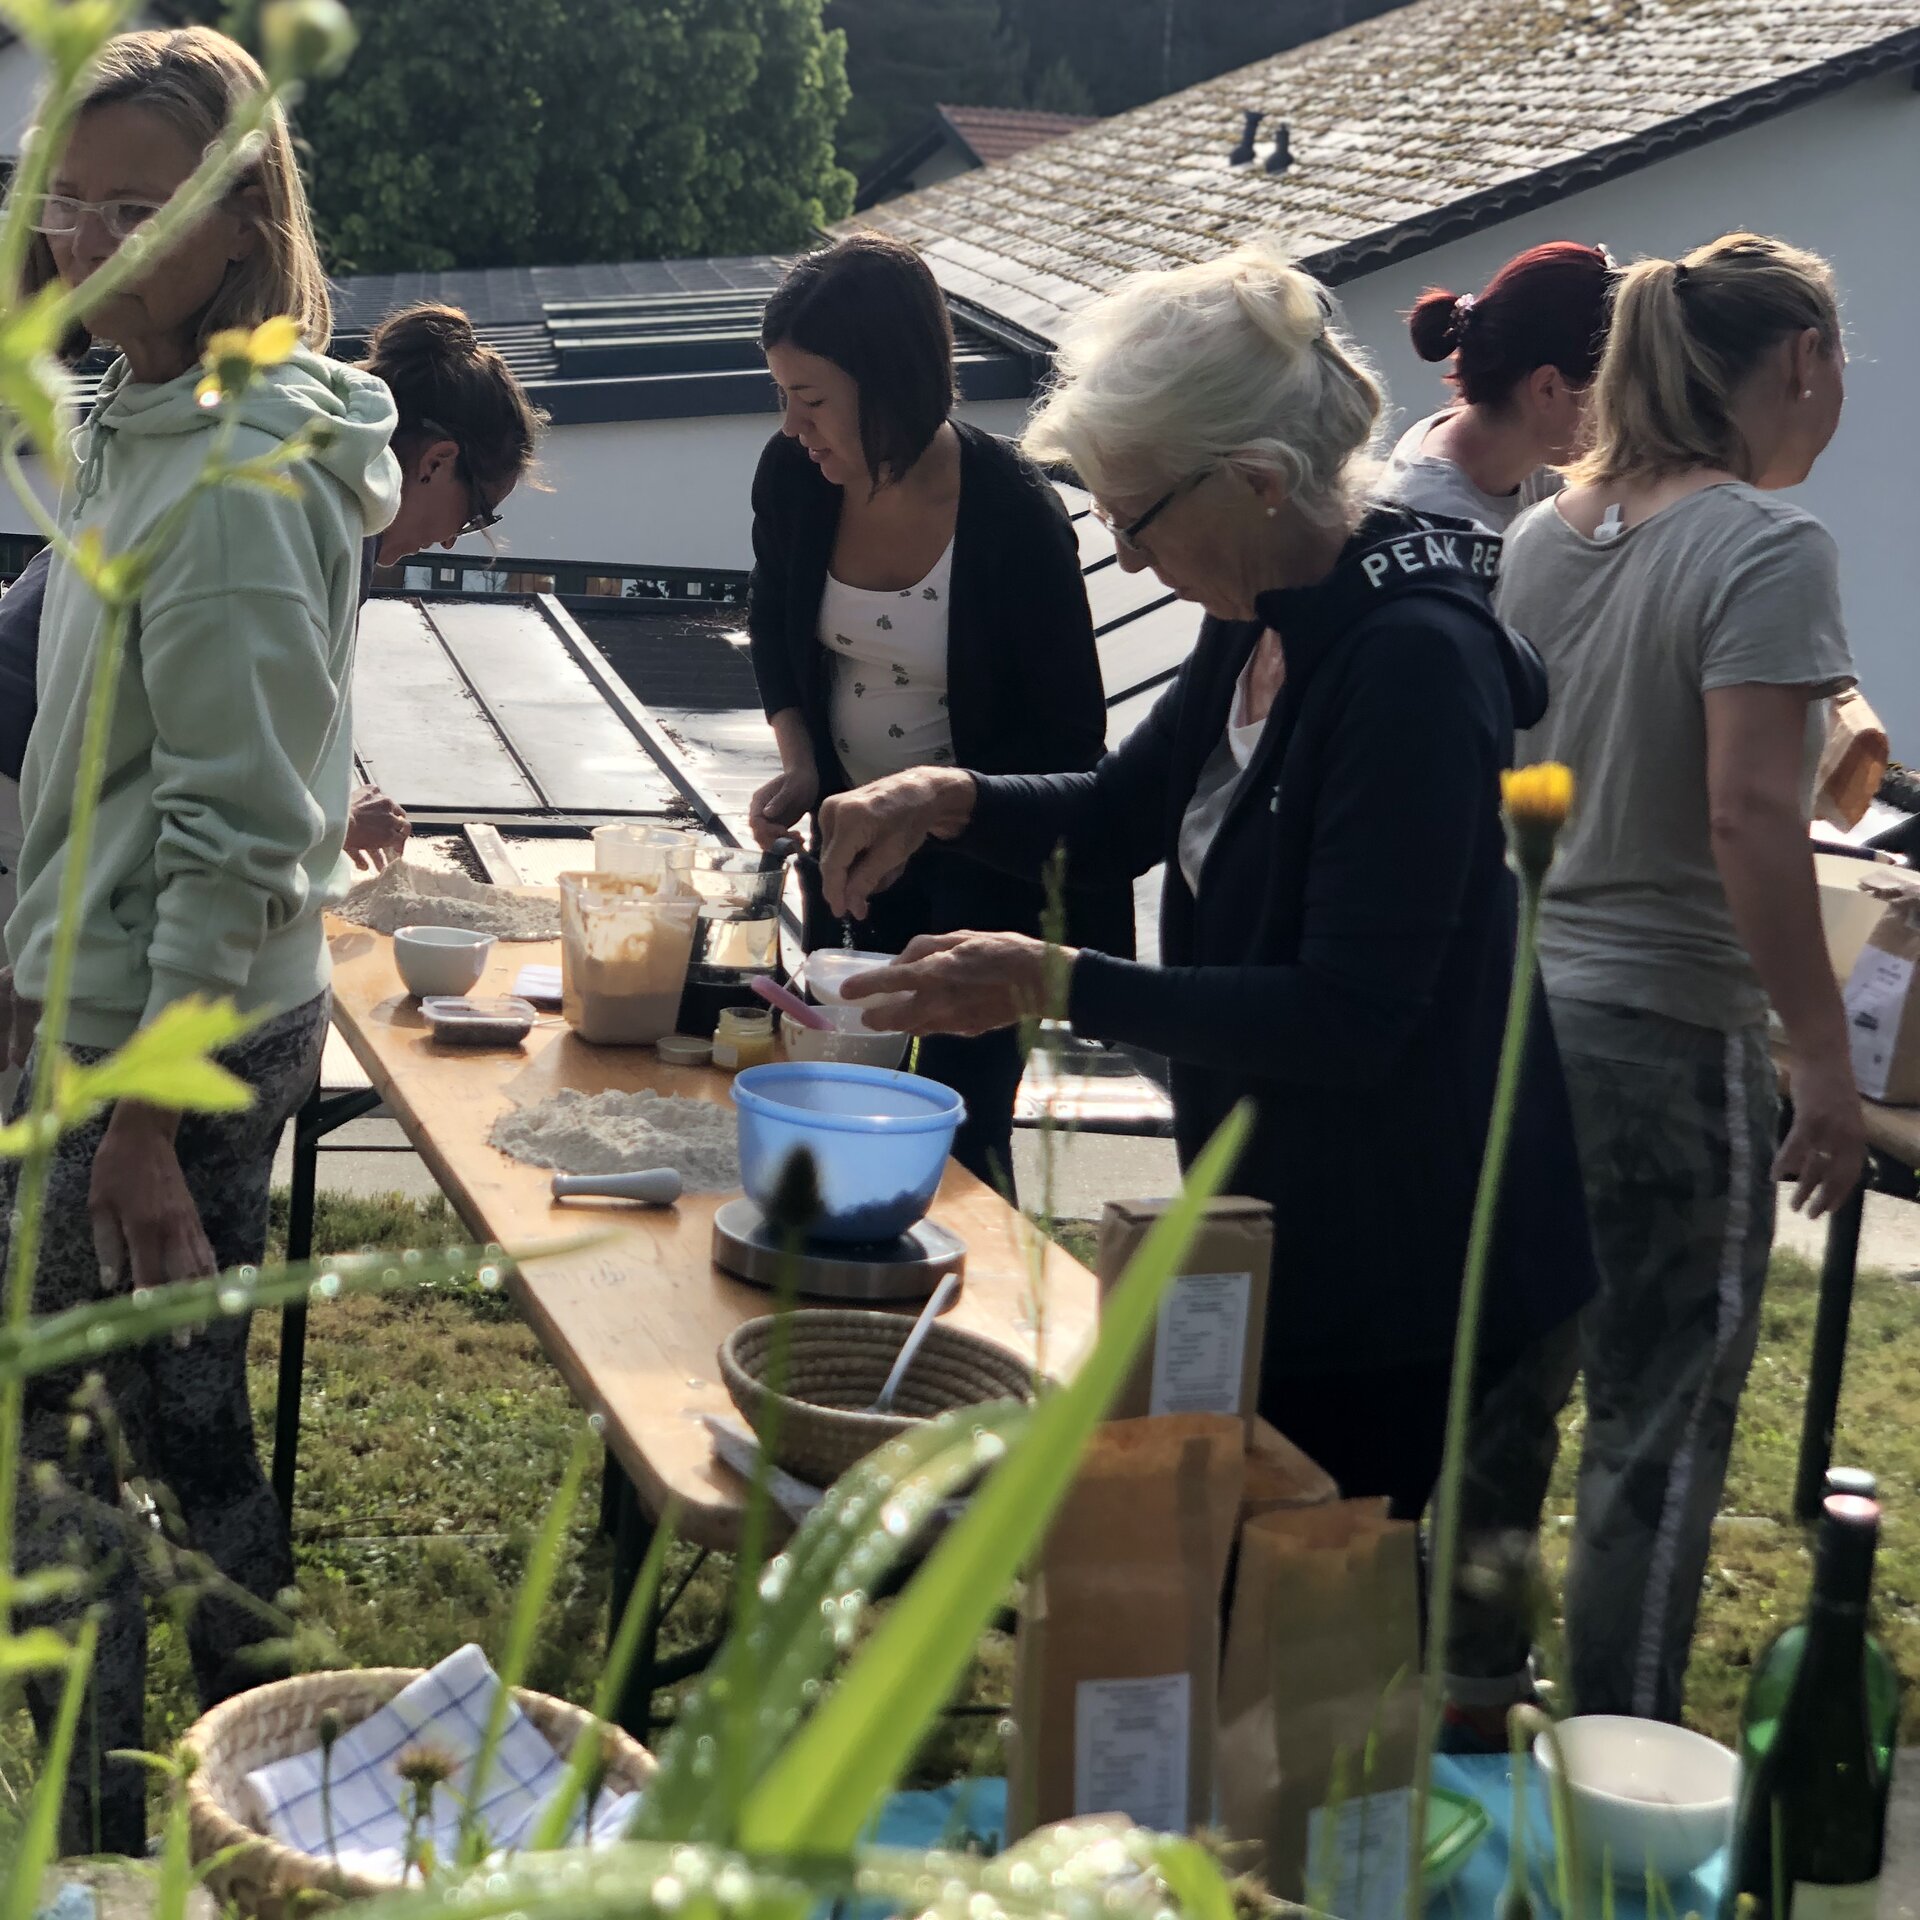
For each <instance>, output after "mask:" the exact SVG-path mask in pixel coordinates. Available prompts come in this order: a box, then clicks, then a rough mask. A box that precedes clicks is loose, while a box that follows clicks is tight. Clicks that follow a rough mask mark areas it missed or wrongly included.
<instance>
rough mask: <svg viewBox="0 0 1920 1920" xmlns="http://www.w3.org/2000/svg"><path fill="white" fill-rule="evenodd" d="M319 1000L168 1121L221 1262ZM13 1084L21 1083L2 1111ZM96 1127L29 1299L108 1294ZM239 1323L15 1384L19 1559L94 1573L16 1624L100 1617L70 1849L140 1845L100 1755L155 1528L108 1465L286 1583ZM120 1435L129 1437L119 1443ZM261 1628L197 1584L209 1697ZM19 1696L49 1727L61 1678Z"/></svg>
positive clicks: (122, 1682) (0, 1242)
mask: <svg viewBox="0 0 1920 1920" xmlns="http://www.w3.org/2000/svg"><path fill="white" fill-rule="evenodd" d="M327 1014H328V1001H327V996H326V995H324V994H323V995H321V996H320V997H319V998H318V999H315V1000H310V1001H308V1002H307V1004H306V1005H305V1006H303V1007H298V1008H296V1009H295V1010H294V1011H293V1012H291V1013H286V1014H282V1015H280V1016H279V1017H278V1018H277V1019H274V1020H272V1021H270V1022H268V1023H267V1024H266V1025H265V1026H263V1027H260V1028H258V1029H257V1030H256V1031H255V1032H253V1033H252V1034H250V1035H248V1037H247V1038H246V1039H244V1040H242V1041H240V1042H239V1043H238V1045H236V1046H235V1047H233V1048H232V1049H230V1050H229V1051H228V1052H227V1053H225V1054H223V1055H222V1056H221V1057H222V1061H223V1063H224V1064H225V1065H226V1066H228V1067H229V1068H230V1069H231V1070H232V1071H233V1072H234V1073H236V1074H237V1075H238V1076H239V1077H240V1078H241V1079H242V1080H244V1081H245V1082H246V1083H247V1084H248V1085H249V1086H250V1087H252V1089H253V1090H254V1095H255V1100H254V1104H253V1106H252V1107H250V1108H249V1109H247V1111H246V1112H244V1113H229V1114H189V1115H187V1116H186V1118H185V1119H184V1120H183V1121H182V1122H181V1125H180V1132H179V1138H178V1143H177V1151H178V1153H179V1157H180V1166H181V1170H182V1172H183V1173H184V1174H185V1176H186V1182H187V1187H188V1190H189V1191H190V1192H191V1193H192V1195H193V1199H194V1204H195V1206H196V1207H198V1209H199V1212H200V1220H201V1224H202V1225H203V1227H204V1228H205V1229H206V1234H207V1239H208V1241H209V1243H210V1244H211V1245H212V1247H213V1251H214V1255H215V1257H216V1258H217V1259H218V1261H219V1263H220V1266H221V1269H222V1270H223V1271H224V1270H226V1269H228V1268H231V1267H236V1266H243V1265H252V1264H257V1263H258V1262H259V1260H260V1259H261V1257H262V1256H263V1254H264V1253H265V1250H266V1237H267V1194H268V1184H269V1181H270V1179H271V1177H272V1171H273V1153H274V1148H275V1145H276V1144H277V1142H278V1140H279V1137H280V1133H281V1130H282V1128H283V1127H284V1126H285V1125H286V1122H287V1121H288V1119H289V1118H290V1117H291V1116H292V1115H293V1113H294V1111H295V1110H296V1109H297V1108H298V1106H299V1105H300V1103H301V1101H302V1100H304V1099H305V1098H306V1096H307V1094H308V1092H309V1091H310V1090H311V1088H312V1087H313V1085H314V1083H315V1081H316V1079H317V1078H318V1076H319V1071H320V1048H321V1043H322V1041H323V1040H324V1038H325V1036H326V1027H327ZM73 1052H74V1055H75V1057H76V1058H77V1059H79V1060H81V1061H91V1060H97V1059H99V1058H100V1057H101V1051H100V1050H99V1049H89V1048H84V1047H81V1048H75V1049H73ZM30 1084H31V1079H30V1077H29V1080H28V1082H27V1085H30ZM26 1097H27V1095H26V1087H25V1086H23V1087H22V1089H21V1091H20V1093H19V1094H18V1095H17V1096H16V1100H15V1106H16V1110H17V1109H19V1108H21V1107H23V1106H24V1104H25V1101H26ZM105 1130H106V1119H105V1117H104V1116H103V1117H101V1118H100V1119H98V1120H96V1121H94V1122H93V1123H92V1124H91V1125H89V1126H86V1127H83V1128H81V1129H80V1130H79V1131H77V1132H74V1133H70V1134H68V1135H67V1136H66V1137H65V1138H64V1139H63V1140H62V1141H61V1142H60V1147H59V1151H58V1154H57V1157H56V1159H55V1162H54V1166H53V1170H52V1175H51V1179H50V1181H49V1185H48V1189H47V1202H46V1211H45V1215H44V1219H43V1223H42V1228H41V1247H40V1261H39V1268H38V1271H37V1273H36V1275H35V1278H34V1296H33V1305H34V1311H35V1312H36V1313H43V1314H44V1313H53V1312H57V1311H59V1310H61V1309H63V1308H67V1307H74V1306H81V1305H84V1304H86V1303H87V1302H89V1301H92V1300H96V1299H99V1298H100V1297H101V1295H102V1276H101V1271H100V1265H99V1261H98V1258H97V1256H96V1254H95V1252H94V1245H93V1230H92V1224H91V1221H90V1218H89V1214H88V1210H87V1198H88V1188H89V1182H90V1179H91V1175H92V1169H93V1156H94V1153H95V1150H96V1149H97V1148H98V1147H99V1145H100V1140H101V1136H102V1135H103V1133H104V1132H105ZM17 1174H18V1169H17V1166H16V1164H15V1163H13V1162H7V1163H6V1164H5V1166H4V1168H3V1169H0V1260H3V1259H4V1257H5V1254H6V1250H7V1245H8V1241H9V1239H10V1235H9V1233H8V1230H7V1223H9V1222H10V1221H11V1219H12V1212H13V1206H14V1195H15V1189H16V1183H17ZM247 1328H248V1316H246V1315H236V1316H234V1317H233V1318H230V1319H223V1320H220V1321H218V1322H216V1323H215V1324H214V1325H212V1326H209V1327H207V1328H206V1329H204V1330H203V1331H198V1332H195V1333H194V1334H193V1335H192V1336H191V1337H186V1336H178V1335H176V1336H172V1337H169V1338H165V1339H161V1340H157V1341H154V1342H152V1343H151V1344H150V1345H148V1346H144V1347H139V1348H135V1349H132V1350H129V1351H126V1352H122V1353H119V1354H115V1355H112V1356H109V1357H108V1359H107V1360H106V1361H105V1363H104V1364H103V1366H102V1367H101V1369H100V1370H99V1371H100V1375H101V1384H102V1386H103V1387H104V1405H103V1404H102V1400H101V1397H100V1396H99V1395H93V1396H87V1393H86V1387H87V1383H86V1379H85V1377H84V1376H83V1374H82V1372H81V1371H80V1370H79V1369H73V1370H67V1371H62V1372H58V1373H50V1374H41V1375H38V1376H36V1377H35V1378H34V1379H32V1380H30V1381H29V1382H28V1383H27V1384H28V1391H27V1411H26V1436H25V1449H24V1458H25V1467H24V1470H23V1474H22V1479H21V1487H20V1522H19V1547H18V1559H19V1570H20V1571H21V1572H22V1573H28V1572H32V1571H34V1570H36V1569H39V1568H45V1567H51V1566H59V1565H78V1566H81V1567H83V1568H85V1569H86V1571H87V1576H88V1584H87V1588H86V1591H85V1594H84V1595H83V1596H74V1597H69V1598H67V1599H65V1600H63V1601H59V1602H54V1603H49V1604H48V1605H47V1606H45V1607H42V1608H38V1609H35V1610H33V1611H32V1612H31V1613H30V1614H25V1617H24V1618H23V1621H22V1624H35V1625H64V1624H69V1623H70V1622H71V1621H72V1620H73V1618H74V1617H75V1616H76V1614H77V1613H78V1611H79V1609H80V1607H81V1606H82V1605H83V1604H91V1605H92V1606H94V1607H95V1608H96V1609H97V1610H98V1614H99V1618H100V1640H99V1650H98V1653H97V1655H96V1657H95V1661H94V1671H93V1688H92V1696H91V1699H90V1700H89V1702H88V1703H87V1710H86V1712H85V1713H84V1714H83V1717H82V1720H81V1736H80V1741H79V1749H78V1751H76V1753H75V1756H74V1767H73V1771H72V1775H71V1777H70V1779H69V1782H68V1790H67V1797H66V1803H65V1805H64V1807H63V1809H62V1816H61V1842H62V1846H63V1848H64V1849H65V1850H66V1851H68V1852H95V1851H105V1852H111V1853H125V1854H132V1855H135V1856H138V1855H139V1854H141V1853H143V1852H144V1851H145V1845H146V1808H145V1800H146V1781H145V1776H144V1774H143V1773H142V1772H141V1770H140V1769H138V1768H137V1767H134V1766H131V1765H128V1764H125V1763H122V1762H116V1761H112V1760H109V1759H107V1758H106V1756H107V1755H108V1754H109V1753H111V1752H112V1751H113V1750H115V1749H116V1748H127V1749H140V1748H143V1747H145V1745H146V1727H145V1714H146V1667H147V1626H146V1606H145V1600H144V1598H143V1595H142V1590H141V1567H142V1564H143V1563H144V1561H145V1560H146V1559H147V1557H148V1553H149V1552H150V1550H151V1549H152V1548H153V1547H154V1546H155V1545H156V1544H157V1543H156V1542H155V1541H154V1539H153V1536H152V1535H151V1533H150V1532H149V1531H148V1530H147V1528H146V1526H145V1523H144V1522H142V1521H140V1520H137V1519H134V1518H132V1517H131V1516H130V1515H129V1514H127V1512H126V1511H125V1510H124V1509H123V1508H122V1506H121V1504H120V1497H119V1495H120V1477H121V1467H122V1465H123V1464H124V1463H125V1462H129V1461H130V1462H131V1464H132V1468H133V1470H134V1471H136V1472H139V1473H142V1474H144V1475H145V1476H147V1477H148V1478H149V1479H150V1480H152V1481H154V1482H157V1483H159V1485H158V1486H157V1487H156V1489H155V1491H156V1493H157V1494H158V1493H160V1491H161V1489H164V1492H165V1494H169V1495H171V1504H172V1507H173V1509H174V1515H169V1516H168V1528H167V1530H168V1532H169V1533H170V1534H172V1535H174V1536H175V1537H176V1539H177V1540H178V1543H179V1544H181V1545H183V1546H186V1547H189V1548H191V1549H192V1550H193V1551H194V1552H196V1553H198V1554H200V1555H203V1556H204V1557H205V1558H206V1560H207V1561H210V1562H211V1563H212V1565H213V1567H214V1568H216V1569H217V1570H218V1571H219V1573H220V1574H221V1575H223V1576H224V1578H225V1579H226V1580H227V1581H230V1582H232V1583H233V1584H234V1585H235V1586H237V1587H240V1588H242V1589H244V1590H245V1592H247V1593H249V1594H252V1595H254V1596H255V1597H256V1598H258V1599H260V1600H271V1599H273V1598H274V1596H275V1595H276V1594H278V1593H280V1592H281V1591H282V1590H283V1589H285V1588H286V1587H288V1586H290V1585H291V1584H292V1581H293V1553H292V1546H291V1543H290V1541H289V1539H288V1535H287V1528H286V1523H285V1522H284V1520H283V1519H282V1518H281V1514H280V1508H279V1505H278V1503H277V1502H276V1501H275V1499H274V1497H273V1491H272V1489H271V1488H270V1487H269V1486H268V1484H267V1480H266V1476H265V1474H264V1473H262V1471H261V1468H260V1459H259V1455H258V1453H257V1451H256V1449H255V1446H254V1439H253V1418H252V1413H251V1409H250V1408H249V1406H248V1403H247ZM77 1394H79V1395H82V1396H83V1398H85V1399H86V1401H87V1404H88V1405H89V1406H90V1408H91V1413H90V1414H89V1416H88V1417H85V1418H76V1414H75V1406H74V1401H75V1396H76V1395H77ZM102 1413H104V1414H105V1415H106V1419H105V1421H104V1422H103V1420H102V1419H101V1418H100V1417H99V1416H100V1415H101V1414H102ZM103 1428H104V1430H103ZM116 1443H118V1446H120V1447H123V1448H124V1452H123V1453H120V1454H118V1456H117V1452H116ZM162 1504H163V1506H164V1504H165V1501H164V1498H163V1500H162ZM175 1515H177V1524H176V1523H175ZM23 1613H24V1610H23ZM267 1633H268V1629H267V1627H266V1626H265V1624H264V1623H263V1622H262V1621H261V1619H260V1617H259V1616H258V1615H257V1614H255V1613H254V1612H253V1611H251V1610H250V1609H249V1608H247V1607H245V1606H243V1605H241V1604H239V1603H238V1602H236V1601H233V1600H229V1599H223V1598H219V1597H215V1596H209V1595H205V1594H202V1595H200V1596H199V1597H197V1598H196V1599H194V1600H193V1602H192V1607H191V1613H190V1616H189V1618H188V1622H187V1638H188V1643H189V1646H190V1649H191V1653H192V1658H193V1671H194V1680H195V1682H196V1684H197V1686H198V1688H199V1692H200V1698H201V1703H202V1705H203V1706H212V1705H215V1704H216V1703H217V1702H219V1701H220V1700H223V1699H225V1698H226V1697H227V1696H228V1695H229V1694H233V1693H238V1692H240V1691H241V1690H242V1689H244V1688H245V1687H248V1686H251V1685H256V1684H258V1682H259V1681H261V1680H262V1679H266V1678H271V1677H272V1676H271V1674H270V1673H268V1672H267V1671H266V1670H265V1669H264V1668H263V1666H262V1664H261V1662H260V1660H259V1659H258V1657H257V1656H255V1657H251V1658H250V1657H249V1650H250V1649H251V1648H253V1647H254V1646H255V1645H256V1643H258V1642H259V1641H260V1640H262V1639H263V1638H265V1637H267ZM29 1704H30V1705H31V1707H32V1709H33V1715H34V1719H35V1722H36V1723H37V1724H38V1725H39V1727H40V1729H41V1732H42V1734H43V1735H44V1734H45V1732H46V1731H47V1728H48V1726H49V1724H50V1721H51V1717H52V1714H53V1712H54V1709H55V1707H56V1705H57V1694H56V1693H55V1692H54V1691H53V1690H52V1689H50V1688H47V1687H40V1686H36V1687H31V1688H29Z"/></svg>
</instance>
